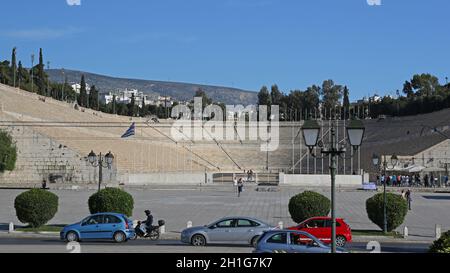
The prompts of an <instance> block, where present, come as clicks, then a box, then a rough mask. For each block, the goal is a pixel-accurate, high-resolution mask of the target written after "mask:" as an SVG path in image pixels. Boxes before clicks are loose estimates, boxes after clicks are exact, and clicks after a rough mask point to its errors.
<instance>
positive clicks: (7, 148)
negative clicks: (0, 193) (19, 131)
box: [0, 130, 17, 173]
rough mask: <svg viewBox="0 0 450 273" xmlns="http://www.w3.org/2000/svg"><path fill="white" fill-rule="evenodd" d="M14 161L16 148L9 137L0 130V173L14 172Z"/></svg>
mask: <svg viewBox="0 0 450 273" xmlns="http://www.w3.org/2000/svg"><path fill="white" fill-rule="evenodd" d="M16 159H17V148H16V146H15V145H14V143H13V140H12V138H11V136H10V135H9V134H8V133H7V132H4V131H1V130H0V173H2V172H4V171H12V170H14V168H15V166H16Z"/></svg>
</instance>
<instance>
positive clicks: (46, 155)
mask: <svg viewBox="0 0 450 273" xmlns="http://www.w3.org/2000/svg"><path fill="white" fill-rule="evenodd" d="M0 116H1V115H0ZM3 117H4V116H3ZM3 117H2V118H3ZM0 130H4V131H6V132H8V133H9V134H10V135H11V136H12V137H13V140H14V142H15V144H16V147H17V161H16V168H15V169H14V171H12V172H5V173H3V174H0V183H2V184H9V183H23V184H40V183H42V181H43V180H46V181H47V183H57V184H78V183H97V181H98V167H97V168H95V167H93V166H91V165H90V164H89V163H88V162H87V161H86V158H85V156H81V155H79V154H78V153H76V152H74V151H73V150H71V149H70V148H68V147H66V146H65V145H63V144H61V143H59V142H57V141H55V140H53V139H51V138H49V137H47V136H45V135H43V134H40V133H37V132H36V131H34V130H33V129H32V128H30V127H21V126H15V127H0ZM116 172H117V171H116V169H115V167H114V166H113V168H111V169H107V168H104V169H103V181H104V182H105V183H109V184H110V183H114V182H115V181H116Z"/></svg>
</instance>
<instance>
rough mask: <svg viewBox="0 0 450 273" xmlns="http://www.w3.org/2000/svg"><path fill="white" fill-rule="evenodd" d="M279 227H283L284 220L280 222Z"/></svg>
mask: <svg viewBox="0 0 450 273" xmlns="http://www.w3.org/2000/svg"><path fill="white" fill-rule="evenodd" d="M278 227H279V228H280V229H283V222H282V221H280V222H278Z"/></svg>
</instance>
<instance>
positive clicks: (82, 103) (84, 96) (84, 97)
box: [78, 75, 87, 107]
mask: <svg viewBox="0 0 450 273" xmlns="http://www.w3.org/2000/svg"><path fill="white" fill-rule="evenodd" d="M80 85H81V87H80V95H79V96H78V105H80V106H81V107H86V105H87V92H86V81H85V79H84V75H81V83H80Z"/></svg>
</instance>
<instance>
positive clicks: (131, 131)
mask: <svg viewBox="0 0 450 273" xmlns="http://www.w3.org/2000/svg"><path fill="white" fill-rule="evenodd" d="M134 133H135V124H134V122H133V123H132V124H131V126H130V128H128V130H127V131H126V132H125V134H123V135H122V137H121V138H127V137H130V136H134Z"/></svg>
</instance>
